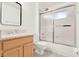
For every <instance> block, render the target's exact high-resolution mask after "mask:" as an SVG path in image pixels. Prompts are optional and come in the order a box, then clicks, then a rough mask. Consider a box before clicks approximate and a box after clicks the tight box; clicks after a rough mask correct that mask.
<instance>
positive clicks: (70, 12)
mask: <svg viewBox="0 0 79 59" xmlns="http://www.w3.org/2000/svg"><path fill="white" fill-rule="evenodd" d="M75 22H76V19H75V6H74V5H71V6H67V7H64V8H60V9H57V10H55V11H52V12H47V13H43V14H41V15H40V40H43V41H49V42H53V43H55V44H61V45H67V46H72V47H75V45H76V31H75V30H76V29H75V27H76V26H75V24H76V23H75Z"/></svg>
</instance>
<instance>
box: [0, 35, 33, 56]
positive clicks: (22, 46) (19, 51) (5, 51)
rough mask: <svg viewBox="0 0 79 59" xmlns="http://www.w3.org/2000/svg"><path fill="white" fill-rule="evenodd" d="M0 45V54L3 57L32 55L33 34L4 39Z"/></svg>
mask: <svg viewBox="0 0 79 59" xmlns="http://www.w3.org/2000/svg"><path fill="white" fill-rule="evenodd" d="M0 47H1V48H0V56H2V57H32V56H33V35H29V36H24V37H18V38H14V39H9V40H2V41H1V42H0ZM1 51H2V52H1Z"/></svg>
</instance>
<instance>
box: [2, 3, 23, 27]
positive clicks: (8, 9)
mask: <svg viewBox="0 0 79 59" xmlns="http://www.w3.org/2000/svg"><path fill="white" fill-rule="evenodd" d="M1 24H2V25H13V26H21V24H22V6H21V4H20V3H18V2H2V3H1Z"/></svg>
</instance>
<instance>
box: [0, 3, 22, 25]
mask: <svg viewBox="0 0 79 59" xmlns="http://www.w3.org/2000/svg"><path fill="white" fill-rule="evenodd" d="M14 3H16V4H18V5H20V24H19V25H12V24H11V25H10V24H3V23H2V2H1V6H0V9H1V11H0V18H1V20H0V23H1V25H6V26H21V25H22V5H21V4H20V3H18V2H14Z"/></svg>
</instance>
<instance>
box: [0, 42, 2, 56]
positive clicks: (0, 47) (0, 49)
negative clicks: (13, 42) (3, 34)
mask: <svg viewBox="0 0 79 59" xmlns="http://www.w3.org/2000/svg"><path fill="white" fill-rule="evenodd" d="M1 43H2V42H0V57H1V54H2V44H1Z"/></svg>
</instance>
